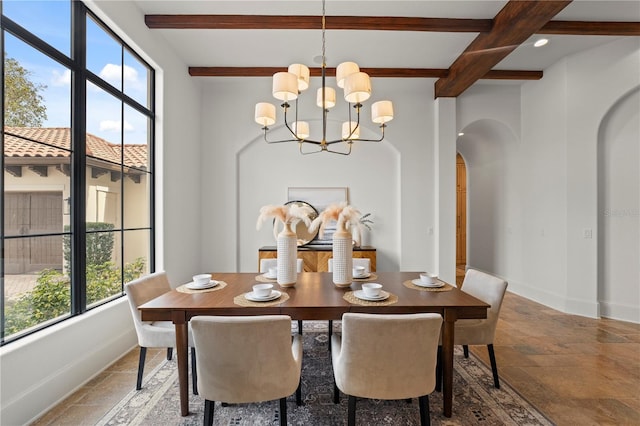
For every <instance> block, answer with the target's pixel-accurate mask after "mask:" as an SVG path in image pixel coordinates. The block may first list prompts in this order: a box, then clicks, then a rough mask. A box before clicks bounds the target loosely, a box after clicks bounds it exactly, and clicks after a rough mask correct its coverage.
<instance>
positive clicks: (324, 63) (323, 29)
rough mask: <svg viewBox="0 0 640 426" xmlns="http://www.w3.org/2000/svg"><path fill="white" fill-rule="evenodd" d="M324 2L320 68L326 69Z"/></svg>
mask: <svg viewBox="0 0 640 426" xmlns="http://www.w3.org/2000/svg"><path fill="white" fill-rule="evenodd" d="M324 1H325V0H322V66H323V67H326V66H327V64H326V59H327V58H326V57H325V44H326V41H325V29H326V20H325V8H324Z"/></svg>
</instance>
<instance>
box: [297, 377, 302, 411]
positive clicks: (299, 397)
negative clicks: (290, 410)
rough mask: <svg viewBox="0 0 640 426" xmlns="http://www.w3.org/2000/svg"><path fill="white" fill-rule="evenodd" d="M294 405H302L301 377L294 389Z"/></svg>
mask: <svg viewBox="0 0 640 426" xmlns="http://www.w3.org/2000/svg"><path fill="white" fill-rule="evenodd" d="M296 405H297V406H298V407H299V406H301V405H302V379H301V380H300V381H299V382H298V387H297V389H296Z"/></svg>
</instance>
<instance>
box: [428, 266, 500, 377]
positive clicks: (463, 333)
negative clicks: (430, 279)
mask: <svg viewBox="0 0 640 426" xmlns="http://www.w3.org/2000/svg"><path fill="white" fill-rule="evenodd" d="M507 285H508V284H507V282H506V281H505V280H503V279H502V278H498V277H496V276H494V275H491V274H487V273H486V272H482V271H478V270H477V269H472V268H469V269H467V272H466V273H465V276H464V281H463V282H462V287H461V288H460V289H461V290H462V291H464V292H465V293H468V294H470V295H472V296H473V297H475V298H477V299H480V300H482V301H483V302H485V303H487V304H488V305H491V307H490V308H489V309H488V310H487V318H486V319H461V320H458V321H456V323H455V334H454V339H453V343H454V345H462V348H463V353H464V357H465V358H468V357H469V345H487V350H488V351H489V361H490V363H491V371H492V372H493V384H494V386H495V387H496V388H498V389H499V388H500V380H499V379H498V366H497V363H496V355H495V352H494V350H493V341H494V338H495V335H496V326H497V325H498V316H499V315H500V308H501V307H502V301H503V299H504V295H505V293H506V291H507ZM438 382H439V380H438ZM438 387H439V386H438Z"/></svg>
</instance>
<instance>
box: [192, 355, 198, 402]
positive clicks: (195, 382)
mask: <svg viewBox="0 0 640 426" xmlns="http://www.w3.org/2000/svg"><path fill="white" fill-rule="evenodd" d="M191 381H192V382H193V394H194V395H197V394H198V373H197V372H196V348H191Z"/></svg>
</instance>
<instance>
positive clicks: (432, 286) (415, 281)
mask: <svg viewBox="0 0 640 426" xmlns="http://www.w3.org/2000/svg"><path fill="white" fill-rule="evenodd" d="M411 282H412V283H414V284H415V285H417V286H418V287H424V288H440V287H444V283H443V282H442V281H436V282H435V283H433V284H423V283H422V281H420V278H418V279H415V280H411Z"/></svg>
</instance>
